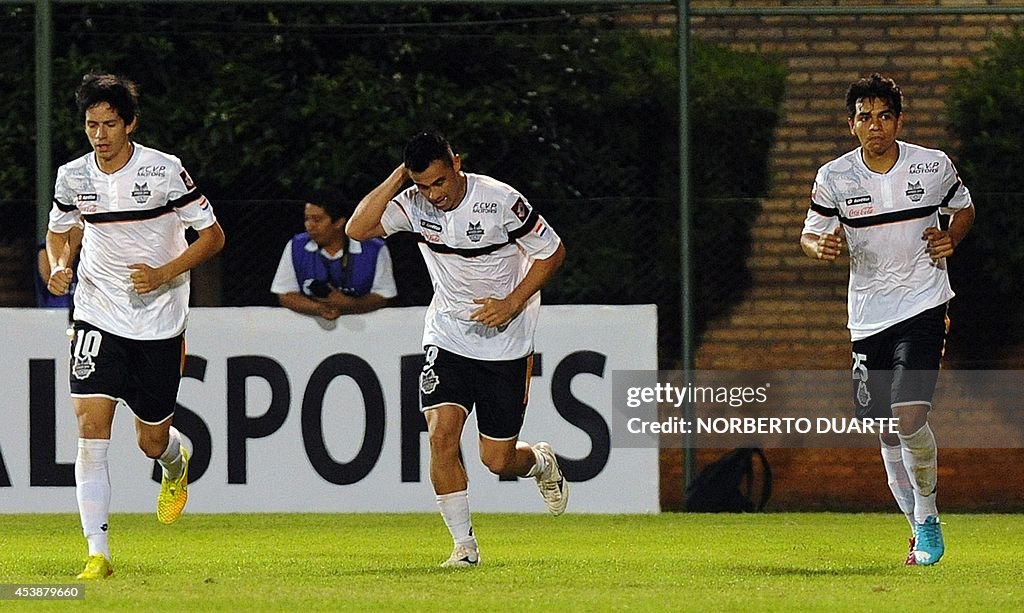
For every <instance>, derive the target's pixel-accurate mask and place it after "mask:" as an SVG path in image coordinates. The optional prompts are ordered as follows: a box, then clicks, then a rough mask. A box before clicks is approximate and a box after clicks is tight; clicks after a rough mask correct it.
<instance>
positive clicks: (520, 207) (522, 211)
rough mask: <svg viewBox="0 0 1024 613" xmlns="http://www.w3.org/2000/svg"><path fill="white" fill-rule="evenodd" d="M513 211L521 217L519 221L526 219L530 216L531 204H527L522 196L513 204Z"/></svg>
mask: <svg viewBox="0 0 1024 613" xmlns="http://www.w3.org/2000/svg"><path fill="white" fill-rule="evenodd" d="M512 213H513V214H514V215H515V216H516V217H518V218H519V221H526V218H527V217H529V216H530V205H528V204H526V201H525V200H523V199H522V198H518V199H516V203H515V204H513V205H512Z"/></svg>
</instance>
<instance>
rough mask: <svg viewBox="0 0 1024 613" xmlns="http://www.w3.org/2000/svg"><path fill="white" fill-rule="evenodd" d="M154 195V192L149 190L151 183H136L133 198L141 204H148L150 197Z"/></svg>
mask: <svg viewBox="0 0 1024 613" xmlns="http://www.w3.org/2000/svg"><path fill="white" fill-rule="evenodd" d="M152 195H153V192H151V191H149V183H148V182H143V183H136V184H135V189H133V190H132V198H134V199H135V202H138V203H139V204H146V202H148V201H149V197H150V196H152Z"/></svg>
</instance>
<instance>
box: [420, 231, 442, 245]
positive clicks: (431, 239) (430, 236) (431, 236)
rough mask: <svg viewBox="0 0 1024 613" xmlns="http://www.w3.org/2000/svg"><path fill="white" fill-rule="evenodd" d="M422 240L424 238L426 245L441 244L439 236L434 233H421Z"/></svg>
mask: <svg viewBox="0 0 1024 613" xmlns="http://www.w3.org/2000/svg"><path fill="white" fill-rule="evenodd" d="M423 238H425V239H426V240H427V242H428V243H440V242H441V235H440V234H437V233H436V232H424V233H423Z"/></svg>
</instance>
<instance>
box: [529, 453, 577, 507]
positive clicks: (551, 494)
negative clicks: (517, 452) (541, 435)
mask: <svg viewBox="0 0 1024 613" xmlns="http://www.w3.org/2000/svg"><path fill="white" fill-rule="evenodd" d="M533 449H534V450H535V451H536V452H537V453H539V454H540V455H542V456H544V459H545V460H547V463H548V470H547V475H537V476H536V477H535V479H537V487H538V488H539V489H540V495H541V496H543V497H544V504H546V505H547V507H548V511H550V512H551V514H552V515H561V514H562V513H564V512H565V507H566V506H567V505H568V504H569V482H568V481H566V480H565V479H564V478H563V477H562V471H561V470H559V469H558V459H557V458H556V457H555V452H554V451H553V450H552V449H551V445H549V444H547V443H537V444H536V445H534V446H533Z"/></svg>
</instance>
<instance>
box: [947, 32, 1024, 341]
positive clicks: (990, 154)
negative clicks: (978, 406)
mask: <svg viewBox="0 0 1024 613" xmlns="http://www.w3.org/2000/svg"><path fill="white" fill-rule="evenodd" d="M947 112H948V115H949V119H950V124H951V126H952V130H953V133H954V134H955V136H956V138H957V145H956V147H955V150H954V151H953V153H954V154H955V157H956V158H957V160H958V161H957V168H958V169H959V171H960V174H961V176H962V177H963V180H964V182H965V184H966V185H967V186H968V188H969V189H970V190H971V195H972V197H973V200H974V202H975V205H976V206H977V209H978V211H977V217H976V220H975V224H974V228H973V229H972V230H971V233H970V235H969V236H968V238H967V240H965V241H964V242H963V243H962V244H961V245H960V247H959V248H958V252H957V254H956V255H955V256H954V260H953V261H952V262H951V264H950V274H951V276H952V277H953V279H952V280H953V282H954V288H955V289H956V291H957V293H958V294H960V298H959V299H958V300H957V301H955V302H954V305H955V306H963V310H964V311H965V313H964V315H965V317H963V318H961V321H962V322H964V323H966V324H967V325H968V327H969V329H970V330H971V332H972V334H973V335H976V336H980V337H981V339H980V340H981V341H982V342H980V343H977V345H978V346H979V347H984V348H985V349H984V351H985V352H986V353H990V354H991V352H993V351H997V350H998V348H999V347H1004V348H1007V347H1012V345H1013V344H1014V343H1016V342H1018V341H1020V340H1021V339H1022V336H1024V335H1022V334H1021V333H1020V332H1019V331H1017V330H1019V329H1020V326H1019V325H1013V324H1014V323H1016V324H1019V323H1020V322H1021V320H1022V319H1024V318H1022V309H1021V306H1022V305H1021V299H1020V291H1019V287H1018V286H1019V283H1020V270H1021V268H1022V267H1024V247H1022V246H1021V244H1020V243H1018V242H1017V241H1015V240H1013V239H1014V237H1016V236H1019V235H1020V234H1021V233H1024V219H1022V218H1021V216H1020V215H1019V214H1018V211H1017V209H1019V208H1020V207H1021V206H1022V205H1024V174H1022V173H1021V172H1020V169H1021V167H1022V166H1024V33H1022V31H1021V30H1019V29H1018V30H1016V31H1014V32H1012V33H1010V34H1008V35H1006V36H1000V37H996V38H995V40H994V44H993V46H992V47H991V48H990V49H989V50H988V51H986V52H985V53H983V54H981V55H980V56H978V57H977V58H976V59H975V61H974V62H973V64H972V66H970V67H969V68H966V69H963V70H961V71H960V72H959V73H958V74H957V75H956V77H955V79H954V80H953V82H952V84H951V86H950V89H949V94H948V100H947ZM1008 239H1009V240H1008ZM958 303H959V304H958ZM954 329H955V328H954ZM986 341H987V342H986ZM988 357H992V356H991V355H989V356H988Z"/></svg>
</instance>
